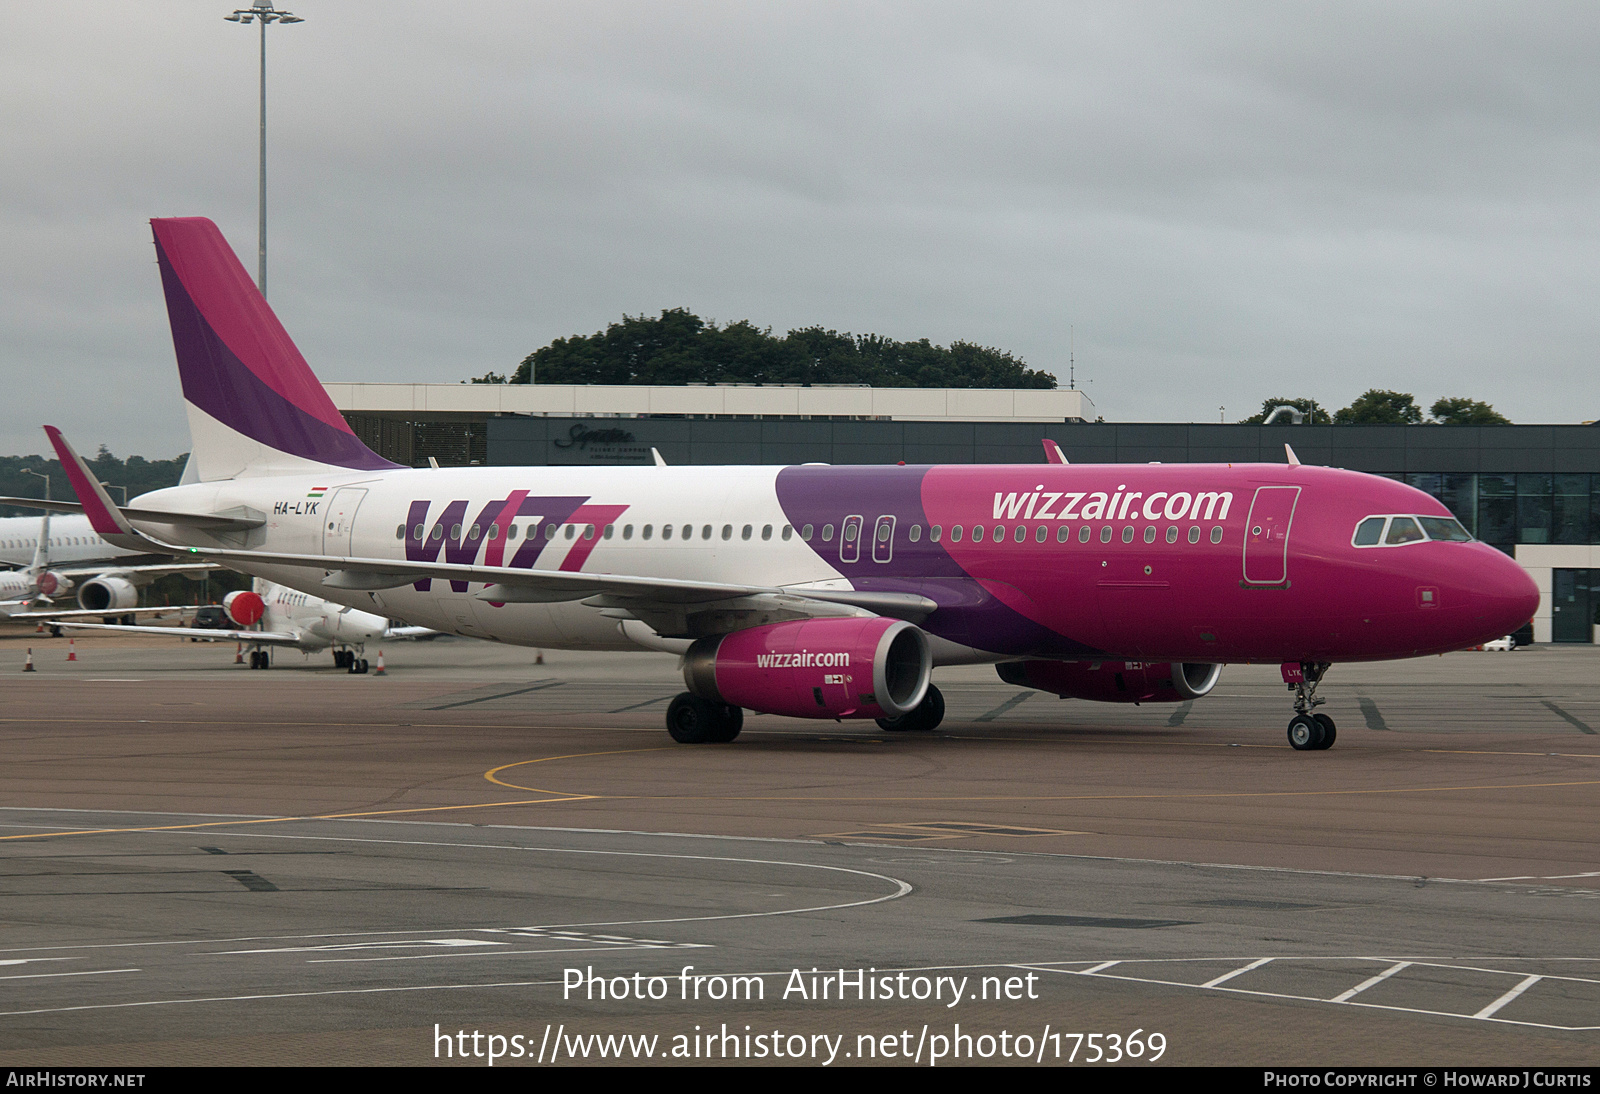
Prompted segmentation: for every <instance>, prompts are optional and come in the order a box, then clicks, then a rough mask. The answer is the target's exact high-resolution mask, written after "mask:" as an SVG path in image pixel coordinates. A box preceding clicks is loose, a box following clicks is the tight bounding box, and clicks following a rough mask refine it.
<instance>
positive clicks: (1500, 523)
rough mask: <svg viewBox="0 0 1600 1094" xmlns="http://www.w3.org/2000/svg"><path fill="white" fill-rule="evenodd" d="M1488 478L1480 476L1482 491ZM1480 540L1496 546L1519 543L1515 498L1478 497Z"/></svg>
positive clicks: (1481, 495) (1480, 495) (1480, 494)
mask: <svg viewBox="0 0 1600 1094" xmlns="http://www.w3.org/2000/svg"><path fill="white" fill-rule="evenodd" d="M1487 477H1488V476H1486V475H1485V476H1480V477H1479V479H1478V487H1479V490H1480V491H1481V490H1482V488H1483V480H1484V479H1485V478H1487ZM1478 538H1479V539H1481V540H1483V542H1485V543H1493V544H1495V545H1496V546H1504V545H1506V544H1511V543H1515V542H1516V541H1517V502H1516V499H1515V498H1507V497H1496V496H1485V495H1484V494H1482V493H1481V492H1480V493H1479V495H1478Z"/></svg>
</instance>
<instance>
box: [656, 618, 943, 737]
mask: <svg viewBox="0 0 1600 1094" xmlns="http://www.w3.org/2000/svg"><path fill="white" fill-rule="evenodd" d="M932 671H933V657H932V655H931V654H930V653H929V651H928V638H927V636H926V635H925V634H923V633H922V631H920V630H918V629H917V628H916V627H913V626H912V625H911V624H910V623H906V622H904V621H902V620H899V619H883V618H880V617H876V616H874V617H871V618H854V617H851V618H842V619H841V618H829V619H799V620H794V621H792V622H788V623H773V624H769V625H768V626H765V627H752V628H750V629H749V630H743V631H734V632H733V633H732V634H724V635H720V636H717V637H714V638H702V639H699V640H698V641H696V642H695V643H694V644H693V645H692V646H690V647H689V649H688V652H687V653H685V654H684V659H683V678H684V682H685V683H686V684H687V685H688V688H689V690H690V691H691V692H693V693H694V694H695V695H698V696H700V697H701V698H702V699H709V700H711V701H712V702H717V703H726V704H728V705H729V706H736V707H748V708H749V709H751V710H759V711H762V712H764V713H767V714H782V715H786V716H788V717H790V718H898V717H900V716H901V715H902V714H906V713H909V712H910V711H912V710H914V709H916V706H917V704H918V703H921V702H922V699H923V696H925V695H927V693H928V678H929V676H930V675H931V673H932Z"/></svg>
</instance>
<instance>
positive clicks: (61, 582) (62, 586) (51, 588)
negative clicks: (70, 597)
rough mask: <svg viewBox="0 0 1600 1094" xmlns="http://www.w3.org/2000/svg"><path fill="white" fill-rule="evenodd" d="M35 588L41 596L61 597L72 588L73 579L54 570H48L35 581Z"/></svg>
mask: <svg viewBox="0 0 1600 1094" xmlns="http://www.w3.org/2000/svg"><path fill="white" fill-rule="evenodd" d="M33 586H34V588H36V589H38V590H39V595H40V596H60V595H61V594H62V593H64V592H67V591H69V590H70V589H71V588H72V579H71V578H70V577H67V576H65V575H64V574H58V573H56V572H55V571H54V570H46V571H45V572H44V573H42V574H40V575H39V576H38V577H37V578H35V579H34V582H33Z"/></svg>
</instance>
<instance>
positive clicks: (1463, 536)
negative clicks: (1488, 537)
mask: <svg viewBox="0 0 1600 1094" xmlns="http://www.w3.org/2000/svg"><path fill="white" fill-rule="evenodd" d="M1417 519H1418V520H1420V521H1421V522H1422V530H1423V531H1424V532H1426V533H1428V538H1429V539H1442V540H1444V541H1445V542H1446V543H1471V542H1472V536H1471V535H1470V534H1469V533H1468V532H1467V530H1466V529H1465V528H1463V527H1461V522H1460V521H1459V520H1456V519H1454V518H1453V517H1418V518H1417Z"/></svg>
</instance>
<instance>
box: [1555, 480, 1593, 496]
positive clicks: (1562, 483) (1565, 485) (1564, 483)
mask: <svg viewBox="0 0 1600 1094" xmlns="http://www.w3.org/2000/svg"><path fill="white" fill-rule="evenodd" d="M1555 480H1556V493H1558V494H1587V493H1588V492H1589V476H1588V475H1557V476H1556V477H1555Z"/></svg>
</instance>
